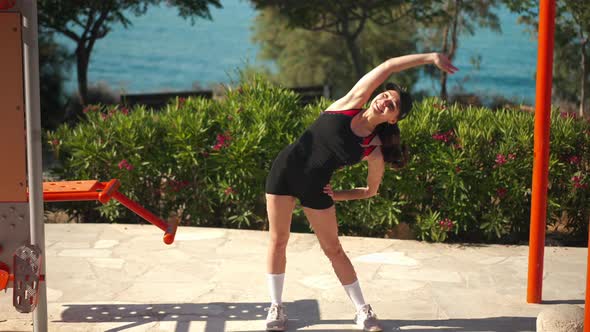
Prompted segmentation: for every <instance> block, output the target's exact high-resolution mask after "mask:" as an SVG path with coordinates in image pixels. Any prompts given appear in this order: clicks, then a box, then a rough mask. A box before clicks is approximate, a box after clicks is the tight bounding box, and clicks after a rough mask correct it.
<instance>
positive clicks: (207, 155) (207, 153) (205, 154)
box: [201, 151, 209, 158]
mask: <svg viewBox="0 0 590 332" xmlns="http://www.w3.org/2000/svg"><path fill="white" fill-rule="evenodd" d="M201 155H202V156H203V158H207V157H209V152H207V151H203V152H202V153H201Z"/></svg>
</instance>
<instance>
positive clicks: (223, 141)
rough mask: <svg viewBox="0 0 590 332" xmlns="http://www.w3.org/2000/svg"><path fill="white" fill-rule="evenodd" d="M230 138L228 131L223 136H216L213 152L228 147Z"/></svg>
mask: <svg viewBox="0 0 590 332" xmlns="http://www.w3.org/2000/svg"><path fill="white" fill-rule="evenodd" d="M231 140H232V137H231V135H230V133H229V132H228V131H226V132H225V133H223V134H217V143H216V144H215V145H214V146H213V150H215V151H219V150H221V149H222V148H224V147H227V146H229V142H230V141H231Z"/></svg>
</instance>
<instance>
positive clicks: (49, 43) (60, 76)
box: [39, 34, 73, 129]
mask: <svg viewBox="0 0 590 332" xmlns="http://www.w3.org/2000/svg"><path fill="white" fill-rule="evenodd" d="M72 60H73V59H72V56H71V55H70V54H68V51H67V50H66V49H65V47H63V46H61V45H59V44H58V43H56V42H55V41H54V40H53V38H52V35H51V34H41V35H39V76H40V81H41V87H40V88H41V90H40V94H41V124H42V126H43V128H45V129H54V128H55V127H57V126H58V125H59V124H60V123H61V120H62V119H63V117H64V109H65V105H66V95H65V91H64V82H65V80H66V76H67V75H68V74H69V72H70V69H71V64H72Z"/></svg>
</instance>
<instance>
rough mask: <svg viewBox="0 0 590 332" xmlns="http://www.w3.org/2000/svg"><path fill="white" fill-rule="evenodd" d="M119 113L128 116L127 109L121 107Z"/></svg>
mask: <svg viewBox="0 0 590 332" xmlns="http://www.w3.org/2000/svg"><path fill="white" fill-rule="evenodd" d="M121 113H123V114H125V115H128V114H129V109H128V108H127V107H123V108H121Z"/></svg>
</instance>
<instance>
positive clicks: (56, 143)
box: [51, 139, 59, 146]
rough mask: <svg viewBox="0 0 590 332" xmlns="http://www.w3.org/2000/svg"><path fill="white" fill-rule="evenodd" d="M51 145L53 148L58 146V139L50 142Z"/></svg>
mask: <svg viewBox="0 0 590 332" xmlns="http://www.w3.org/2000/svg"><path fill="white" fill-rule="evenodd" d="M51 145H53V146H58V145H59V140H58V139H54V140H52V141H51Z"/></svg>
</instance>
